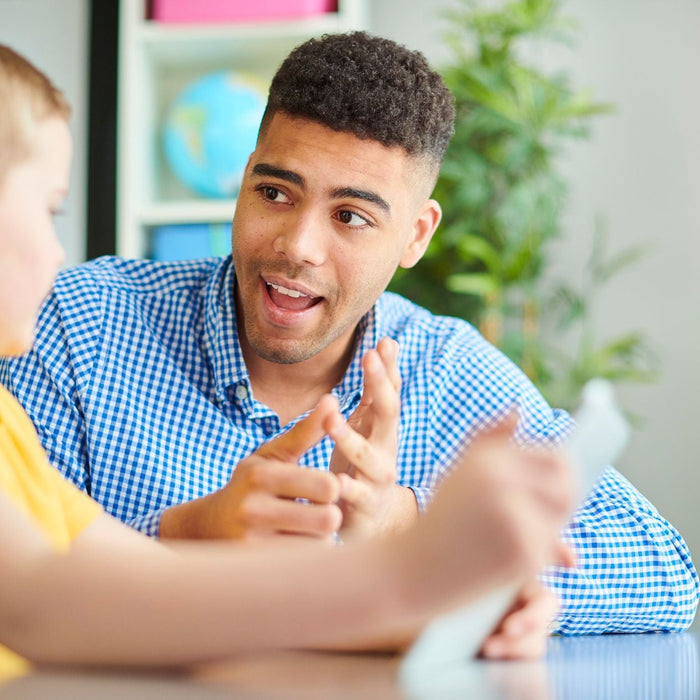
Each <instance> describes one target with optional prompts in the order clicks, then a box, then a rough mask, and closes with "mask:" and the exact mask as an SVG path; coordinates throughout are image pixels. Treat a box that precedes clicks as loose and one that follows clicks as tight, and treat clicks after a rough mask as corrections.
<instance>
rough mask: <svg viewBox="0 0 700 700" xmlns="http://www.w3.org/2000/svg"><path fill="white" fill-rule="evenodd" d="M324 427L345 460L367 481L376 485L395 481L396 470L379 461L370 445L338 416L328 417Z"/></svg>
mask: <svg viewBox="0 0 700 700" xmlns="http://www.w3.org/2000/svg"><path fill="white" fill-rule="evenodd" d="M324 427H325V428H326V431H327V432H328V434H329V435H330V436H331V437H332V438H333V440H334V441H335V447H336V449H337V450H340V452H341V454H342V455H343V457H345V459H346V460H347V461H348V462H350V464H352V465H353V466H354V467H355V469H356V470H357V471H358V472H360V473H361V474H362V475H363V476H364V477H365V478H366V479H367V480H369V481H371V482H373V483H377V484H384V483H393V482H394V481H396V468H395V466H394V465H390V464H388V463H387V462H386V461H385V460H382V459H380V458H379V457H378V456H377V454H376V452H375V450H374V448H373V447H372V445H371V443H370V442H369V441H368V440H367V439H365V438H364V437H363V436H362V435H360V434H359V433H358V432H356V431H355V430H353V429H352V428H351V427H350V426H349V425H348V424H347V423H345V422H344V421H343V420H342V418H341V417H340V416H339V415H331V416H329V417H328V418H327V419H326V421H325V423H324Z"/></svg>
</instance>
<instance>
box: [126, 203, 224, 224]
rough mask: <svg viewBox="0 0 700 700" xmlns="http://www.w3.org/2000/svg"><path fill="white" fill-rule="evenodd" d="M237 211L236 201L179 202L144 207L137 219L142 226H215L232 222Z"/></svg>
mask: <svg viewBox="0 0 700 700" xmlns="http://www.w3.org/2000/svg"><path fill="white" fill-rule="evenodd" d="M235 209H236V200H235V199H221V200H201V199H192V200H179V201H175V202H161V203H155V204H150V205H148V206H144V207H142V208H141V209H140V210H139V212H138V214H137V218H138V220H139V222H140V223H141V225H142V226H162V225H166V224H200V223H205V224H209V223H211V224H215V223H225V222H230V221H232V220H233V212H234V211H235Z"/></svg>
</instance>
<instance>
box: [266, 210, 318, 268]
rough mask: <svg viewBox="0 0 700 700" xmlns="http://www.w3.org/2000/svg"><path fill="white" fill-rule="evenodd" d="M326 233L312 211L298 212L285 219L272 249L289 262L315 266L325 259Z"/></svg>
mask: <svg viewBox="0 0 700 700" xmlns="http://www.w3.org/2000/svg"><path fill="white" fill-rule="evenodd" d="M326 235H327V232H326V231H325V227H324V226H323V223H322V222H321V221H319V220H318V218H317V217H316V216H314V214H313V213H312V212H299V213H298V214H297V215H296V216H294V217H290V218H288V219H287V220H286V221H285V225H284V228H283V229H282V230H281V231H280V232H279V233H278V234H277V237H276V238H275V241H274V243H273V250H274V251H275V252H276V253H280V254H281V255H284V256H285V257H286V258H288V259H289V261H290V262H293V263H296V264H306V265H314V266H317V265H320V264H321V263H323V262H324V260H325V259H326V250H327V240H326Z"/></svg>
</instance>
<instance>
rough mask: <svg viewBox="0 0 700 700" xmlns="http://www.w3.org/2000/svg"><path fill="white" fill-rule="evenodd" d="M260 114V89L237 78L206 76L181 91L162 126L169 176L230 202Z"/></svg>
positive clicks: (250, 80)
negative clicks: (226, 198) (171, 174)
mask: <svg viewBox="0 0 700 700" xmlns="http://www.w3.org/2000/svg"><path fill="white" fill-rule="evenodd" d="M264 109H265V95H264V92H263V90H261V89H260V87H259V86H258V85H257V84H256V82H255V79H254V78H252V77H250V76H246V75H243V74H240V73H234V72H229V71H220V72H216V73H211V74H209V75H207V76H205V77H203V78H201V79H199V80H197V81H196V82H194V83H192V84H191V85H189V86H188V87H186V88H185V89H184V90H183V91H182V92H181V93H180V94H179V95H178V96H177V97H176V99H175V100H174V102H173V103H172V105H171V106H170V109H169V110H168V113H167V115H166V118H165V123H164V126H163V149H164V152H165V157H166V160H167V162H168V165H169V166H170V168H171V170H172V171H173V173H175V175H176V176H177V177H178V179H179V180H180V181H181V182H183V183H184V184H185V185H186V186H187V187H189V188H190V189H192V190H194V191H195V192H197V193H198V194H200V195H204V196H205V197H235V196H236V195H237V194H238V190H239V188H240V185H241V179H242V177H243V171H244V169H245V166H246V163H247V161H248V156H249V155H250V154H251V153H252V152H253V150H254V149H255V140H256V138H257V133H258V127H259V126H260V119H261V118H262V114H263V111H264Z"/></svg>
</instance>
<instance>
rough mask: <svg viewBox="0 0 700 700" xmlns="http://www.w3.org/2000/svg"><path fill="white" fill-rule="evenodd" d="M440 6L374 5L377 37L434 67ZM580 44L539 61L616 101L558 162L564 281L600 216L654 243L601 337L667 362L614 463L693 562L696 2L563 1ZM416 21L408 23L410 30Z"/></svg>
mask: <svg viewBox="0 0 700 700" xmlns="http://www.w3.org/2000/svg"><path fill="white" fill-rule="evenodd" d="M454 4H455V2H454V0H453V1H452V2H448V1H447V0H441V1H440V2H432V3H428V2H424V1H422V0H403V2H401V3H398V2H397V0H376V2H374V7H373V12H372V17H371V28H372V30H373V31H374V32H376V33H378V34H384V35H386V36H389V37H391V38H394V39H396V40H398V41H401V42H403V43H405V44H407V45H409V46H411V47H412V48H417V49H420V50H422V51H424V53H426V55H427V56H428V58H429V59H430V60H431V61H434V63H435V64H436V65H438V64H439V63H440V62H441V61H443V60H445V57H447V56H449V54H448V53H447V52H446V50H445V49H444V47H442V46H441V44H440V36H441V28H442V27H444V24H443V23H441V21H440V20H439V19H438V16H437V12H438V11H439V8H440V7H446V6H448V5H454ZM563 7H564V11H565V13H566V14H568V15H570V16H572V17H574V18H575V19H576V20H577V21H578V23H579V28H578V30H577V32H576V35H575V37H576V41H575V45H574V46H573V47H571V48H559V49H557V50H555V51H550V52H548V53H547V54H546V55H543V56H542V57H541V59H542V61H543V62H544V65H546V66H550V67H551V68H553V69H560V68H561V69H565V70H567V71H568V72H569V74H570V75H571V77H572V79H573V82H574V84H575V85H577V86H580V87H589V88H590V89H591V90H592V92H593V94H594V96H595V97H596V98H597V99H599V100H601V101H605V102H612V103H614V104H615V105H616V107H617V110H616V113H615V114H614V115H613V116H605V117H600V118H599V119H598V120H597V122H596V124H595V128H594V130H593V134H592V136H591V138H590V139H589V140H588V141H584V142H581V143H577V144H576V145H575V146H574V147H572V148H570V149H569V150H568V151H567V153H566V154H565V156H564V159H563V163H562V171H563V173H564V174H565V176H566V178H567V180H568V182H569V184H570V187H571V194H570V202H569V206H568V209H567V215H566V221H565V238H566V240H565V241H564V243H562V244H561V245H560V246H559V247H558V249H557V255H556V260H555V265H554V267H555V270H556V272H557V274H558V275H559V276H569V277H571V276H576V275H578V274H580V271H581V269H582V261H583V260H584V259H585V258H586V256H587V253H588V250H589V246H590V239H591V235H592V232H593V227H594V220H595V217H596V215H597V214H602V215H603V216H604V217H605V219H606V220H607V223H608V229H609V234H610V244H611V248H612V249H613V250H615V249H619V248H622V247H626V246H629V245H632V244H636V243H639V242H648V243H651V244H653V250H652V252H651V253H650V254H649V255H648V256H647V257H646V258H645V259H643V261H642V262H640V263H639V264H637V265H635V266H634V267H631V268H629V270H628V271H627V272H625V273H623V274H621V275H620V277H619V278H618V280H617V281H616V282H614V283H613V285H612V286H611V287H609V288H608V293H607V295H606V297H605V299H604V300H603V301H604V303H603V304H600V307H601V308H599V309H598V323H597V326H598V330H599V333H600V336H601V338H605V337H607V336H611V335H613V334H615V333H616V332H618V331H620V330H632V329H640V330H643V331H644V332H645V333H646V334H647V336H648V337H649V339H650V340H651V343H652V345H653V346H654V348H655V349H656V350H657V351H658V353H659V355H660V356H661V358H662V361H663V372H662V376H661V379H660V381H659V382H658V383H656V384H654V385H653V386H639V387H635V388H627V389H623V390H622V391H621V395H622V398H623V400H624V401H625V403H626V404H627V405H629V406H630V407H633V408H634V409H635V410H636V411H637V412H638V413H639V414H640V415H641V416H643V417H644V419H645V425H644V427H643V429H642V430H641V431H638V432H636V433H635V434H634V437H633V441H632V444H631V445H630V448H629V449H628V451H627V453H626V455H625V457H624V458H623V459H622V460H621V461H620V463H619V466H620V470H621V471H622V472H623V473H624V474H625V475H627V476H628V478H630V479H631V480H632V481H633V482H634V483H635V484H636V485H637V486H638V487H639V488H640V489H641V490H642V491H643V492H644V493H645V494H646V495H647V496H648V497H649V498H650V499H651V500H652V501H653V502H654V503H655V504H656V506H657V507H658V508H659V510H660V511H661V512H662V514H664V515H665V516H666V517H667V518H668V519H669V520H671V521H672V522H673V523H674V524H675V525H676V526H677V527H678V528H679V530H680V531H681V533H682V534H683V535H684V537H685V539H686V541H687V542H688V544H689V546H690V548H691V551H692V552H693V554H694V557H695V558H696V559H697V561H698V562H700V515H698V510H699V508H698V499H697V494H698V493H700V398H699V397H698V392H699V391H700V361H699V360H700V358H699V357H698V355H699V354H700V311H699V309H700V78H698V75H697V74H698V68H700V42H699V41H698V37H699V36H700V3H698V2H696V1H695V0H667V2H659V1H658V0H616V1H615V2H602V1H593V2H592V1H591V0H567V1H566V2H564V5H563ZM414 18H416V19H414Z"/></svg>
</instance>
